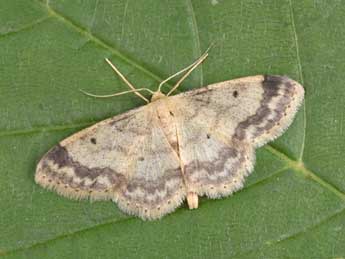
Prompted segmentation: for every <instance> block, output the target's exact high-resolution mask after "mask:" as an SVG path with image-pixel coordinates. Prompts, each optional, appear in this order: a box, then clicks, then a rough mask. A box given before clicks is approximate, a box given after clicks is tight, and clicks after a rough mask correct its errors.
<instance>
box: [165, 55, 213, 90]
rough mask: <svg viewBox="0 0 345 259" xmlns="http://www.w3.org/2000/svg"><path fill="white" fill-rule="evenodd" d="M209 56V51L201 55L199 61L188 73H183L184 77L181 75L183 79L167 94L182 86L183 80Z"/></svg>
mask: <svg viewBox="0 0 345 259" xmlns="http://www.w3.org/2000/svg"><path fill="white" fill-rule="evenodd" d="M207 57H208V53H206V54H205V55H203V56H201V58H200V59H199V60H198V62H196V63H195V64H194V65H193V66H192V67H191V68H190V69H189V70H188V71H187V73H186V74H184V75H183V77H181V79H180V80H179V81H178V82H177V83H176V84H175V86H174V87H173V88H172V89H171V90H170V91H169V93H168V94H167V96H169V95H170V94H172V93H173V92H174V91H175V90H176V89H177V87H179V86H180V84H181V83H182V82H183V80H185V79H186V77H188V76H189V75H190V74H191V73H192V72H193V70H194V69H195V68H197V66H199V65H200V64H201V63H202V62H203V61H204V60H205V59H206V58H207Z"/></svg>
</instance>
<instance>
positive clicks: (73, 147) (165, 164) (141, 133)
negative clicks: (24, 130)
mask: <svg viewBox="0 0 345 259" xmlns="http://www.w3.org/2000/svg"><path fill="white" fill-rule="evenodd" d="M207 56H208V53H207V52H206V53H205V54H203V55H202V56H201V57H200V58H199V59H198V60H197V61H196V62H194V63H193V64H191V65H190V66H188V67H186V68H185V69H183V70H181V71H179V72H178V73H176V74H174V75H172V76H170V77H169V78H167V79H166V80H164V81H163V82H162V83H161V84H160V85H159V87H158V89H157V91H155V92H152V91H151V90H149V89H146V88H141V89H135V87H134V86H133V85H132V84H131V83H130V82H129V81H128V80H127V79H126V78H125V77H124V76H123V75H122V74H121V72H120V71H119V70H118V69H117V68H116V67H115V66H114V65H113V64H112V63H111V62H110V61H109V60H108V59H106V61H107V62H108V63H109V65H110V66H111V67H112V68H113V69H114V70H115V72H116V73H117V74H118V75H119V76H120V78H121V79H122V80H123V81H124V82H125V83H126V84H127V85H128V86H129V87H130V88H131V90H130V91H126V92H122V93H118V94H114V95H109V96H116V95H120V94H124V93H128V92H133V93H135V94H136V95H138V96H139V97H140V98H142V99H143V100H144V101H146V102H147V105H144V106H142V107H139V108H136V109H133V110H130V111H128V112H125V113H123V114H120V115H116V116H114V117H112V118H109V119H106V120H104V121H101V122H99V123H97V124H95V125H93V126H91V127H89V128H86V129H84V130H82V131H80V132H77V133H75V134H74V135H72V136H70V137H68V138H66V139H64V140H62V141H61V142H60V143H59V144H58V145H56V146H55V147H53V148H52V149H51V150H50V151H48V153H46V154H45V155H44V156H43V158H42V159H41V160H40V162H39V163H38V165H37V170H36V174H35V181H36V183H38V184H40V185H41V186H43V187H45V188H48V189H51V190H55V191H56V192H57V193H59V194H61V195H63V196H66V197H69V198H75V199H83V198H89V199H91V200H112V201H114V202H116V203H117V205H118V207H119V208H120V209H121V210H123V211H124V212H126V213H128V214H131V215H136V216H139V217H140V218H142V219H144V220H154V219H158V218H161V217H162V216H163V215H166V214H167V213H170V212H172V211H174V210H175V209H176V208H177V207H179V206H180V205H181V203H182V202H183V201H184V200H187V203H188V206H189V208H190V209H195V208H198V197H199V196H207V197H209V198H221V197H225V196H229V195H231V194H232V193H234V192H236V191H237V190H239V189H241V188H242V187H243V183H244V180H245V177H246V176H248V175H249V174H250V173H251V172H252V170H253V167H254V162H255V149H256V148H258V147H260V146H262V145H264V144H265V143H267V142H269V141H271V140H273V139H275V138H277V137H278V136H280V135H281V134H282V133H283V132H284V130H285V129H287V128H288V126H289V125H290V124H291V122H292V120H293V118H294V116H295V114H296V112H297V110H298V108H299V106H300V105H301V103H302V101H303V97H304V89H303V87H302V86H301V85H300V84H299V83H297V82H296V81H294V80H292V79H290V78H288V77H286V76H274V75H273V76H272V75H257V76H249V77H243V78H239V79H234V80H229V81H224V82H219V83H215V84H211V85H208V86H205V87H202V88H199V89H196V90H192V91H188V92H184V93H180V94H177V95H174V96H171V94H172V93H173V92H174V91H175V89H176V88H177V87H178V86H179V85H180V83H181V82H182V81H183V80H184V79H185V78H186V77H187V76H188V75H189V74H190V73H191V72H192V71H193V70H194V69H195V68H196V67H197V66H198V65H199V64H201V63H202V62H203V61H204V60H205V59H206V57H207ZM182 73H184V75H183V76H182V78H181V79H180V80H179V81H178V82H177V83H176V85H175V86H174V87H172V89H171V90H170V91H169V93H168V94H166V95H165V94H163V93H162V91H161V86H162V85H163V84H164V83H165V82H166V81H168V80H170V79H171V78H173V77H175V76H177V75H179V74H182ZM141 91H149V92H150V93H151V94H152V97H151V99H150V100H148V99H147V98H146V97H145V96H143V95H142V94H141V93H140V92H141ZM87 94H88V93H87ZM89 95H92V94H89ZM92 96H94V95H92ZM97 97H108V96H97Z"/></svg>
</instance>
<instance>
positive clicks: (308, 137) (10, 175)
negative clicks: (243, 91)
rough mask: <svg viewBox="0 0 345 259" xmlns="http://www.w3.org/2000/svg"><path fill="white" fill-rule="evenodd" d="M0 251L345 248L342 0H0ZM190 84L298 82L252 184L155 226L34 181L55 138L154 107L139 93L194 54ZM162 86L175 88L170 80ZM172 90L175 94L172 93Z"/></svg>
mask: <svg viewBox="0 0 345 259" xmlns="http://www.w3.org/2000/svg"><path fill="white" fill-rule="evenodd" d="M0 5H1V8H0V57H1V58H0V75H1V77H0V118H1V120H0V197H1V199H0V206H1V208H2V212H1V214H0V255H2V256H4V257H8V258H115V257H118V258H138V257H140V258H162V257H165V258H181V257H186V258H203V257H205V258H209V257H215V258H229V257H236V258H248V257H250V258H251V257H259V258H260V257H261V258H276V257H299V258H309V257H342V256H344V254H345V246H344V245H343V244H344V242H345V234H344V233H345V231H344V229H345V223H344V222H345V210H344V209H345V159H344V153H345V112H344V107H345V88H344V86H343V84H344V83H343V82H344V81H345V74H344V73H343V71H344V70H345V62H344V57H345V45H344V44H343V43H344V42H345V27H344V26H343V22H344V17H345V16H344V15H345V5H344V4H343V1H341V0H335V1H326V0H320V1H312V0H306V1H297V0H278V1H268V0H263V1H250V0H244V1H221V0H210V1H206V0H205V1H201V0H176V1H168V0H164V1H153V0H139V1H129V0H127V1H122V0H121V1H115V0H114V1H110V0H109V1H106V0H94V1H91V0H90V1H67V0H65V1H63V0H50V1H48V3H46V2H45V1H37V0H30V1H29V0H15V1H4V0H3V1H1V4H0ZM211 43H215V46H214V47H213V49H212V50H211V52H210V56H209V58H208V59H207V61H206V62H204V63H203V65H202V66H201V67H200V68H199V69H197V70H196V71H195V72H194V73H193V74H192V75H191V76H190V77H189V78H188V79H187V80H186V81H185V82H184V83H183V85H182V87H181V88H180V91H186V90H188V89H192V88H197V87H200V86H202V85H207V84H210V83H215V82H220V81H224V80H228V79H232V78H237V77H242V76H247V75H255V74H285V75H288V76H290V77H291V78H294V79H296V80H297V81H299V82H300V83H301V84H303V85H304V87H305V89H306V98H305V103H304V105H303V107H302V108H301V109H300V111H299V113H298V115H297V117H296V119H295V121H294V123H293V125H292V126H291V127H290V128H289V130H288V131H287V132H286V133H285V134H284V135H283V136H282V137H281V138H279V139H278V140H277V141H275V142H273V143H271V144H270V145H266V146H265V147H263V148H261V149H259V150H258V151H257V164H256V166H255V171H254V172H253V173H252V175H251V176H250V177H249V178H248V180H247V182H246V185H245V188H244V189H243V190H241V191H240V192H237V193H236V194H235V195H233V196H232V197H229V198H225V199H221V200H208V199H202V201H201V204H200V208H199V209H198V210H193V211H190V210H188V209H187V208H186V205H184V206H182V207H181V208H179V209H178V210H177V211H176V212H174V213H172V214H170V215H169V216H166V217H164V218H163V219H162V220H160V221H154V222H143V221H141V220H140V219H137V218H134V217H131V216H127V215H125V214H123V213H121V211H119V209H117V207H116V205H115V204H114V203H112V202H95V203H90V202H88V201H80V202H77V201H72V200H68V199H65V198H63V197H60V196H58V195H57V194H55V193H53V192H49V191H46V190H43V189H42V188H41V187H39V186H37V185H36V184H35V183H34V172H35V166H36V164H37V161H38V160H39V159H40V157H41V156H42V155H43V154H44V153H45V152H46V151H47V150H48V149H49V148H50V147H52V146H53V145H55V144H56V143H57V142H58V141H60V140H61V139H63V138H65V137H67V136H69V135H70V134H72V133H74V132H77V131H78V130H80V129H82V128H84V127H86V126H88V125H91V124H93V123H95V122H97V121H99V120H102V119H104V118H108V117H110V116H113V115H116V114H120V113H122V112H124V111H127V110H129V109H132V108H135V107H138V106H140V105H143V104H144V103H143V102H142V101H141V100H140V99H139V98H137V97H136V96H134V95H125V96H120V97H117V98H114V99H106V100H104V99H102V100H99V99H94V98H89V97H86V96H84V95H82V94H81V93H80V92H79V91H78V89H83V90H86V91H89V92H93V93H98V94H108V93H114V92H119V91H123V90H127V88H126V86H125V85H124V84H123V83H122V82H121V81H120V80H119V79H118V78H117V77H116V76H115V75H114V73H113V72H112V71H111V69H110V68H109V67H108V66H107V65H106V63H105V62H104V58H106V57H107V58H110V59H111V60H112V61H113V63H115V64H116V65H117V66H118V67H119V68H120V70H121V71H122V72H123V73H124V74H125V75H126V76H127V77H128V78H129V79H130V81H131V82H133V84H134V85H136V86H137V87H149V88H151V89H156V87H157V85H158V82H159V81H160V80H162V79H163V78H166V77H167V76H169V75H171V74H173V73H174V72H176V71H178V70H180V69H182V68H184V67H185V66H187V65H188V64H190V63H191V62H192V61H194V60H195V59H196V58H197V57H199V56H200V54H201V53H202V52H203V51H204V50H205V49H206V48H207V47H208V46H209V45H210V44H211ZM166 87H167V88H168V86H166ZM167 88H166V90H167Z"/></svg>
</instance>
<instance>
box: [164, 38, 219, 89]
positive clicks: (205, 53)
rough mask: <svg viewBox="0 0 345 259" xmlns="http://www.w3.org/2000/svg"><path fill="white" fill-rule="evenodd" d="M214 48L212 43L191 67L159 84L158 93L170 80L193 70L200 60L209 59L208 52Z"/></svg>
mask: <svg viewBox="0 0 345 259" xmlns="http://www.w3.org/2000/svg"><path fill="white" fill-rule="evenodd" d="M213 46H214V42H212V43H211V44H210V46H209V47H208V48H207V49H206V50H205V52H204V53H203V54H202V55H201V56H200V57H199V58H198V59H197V60H196V61H194V62H193V63H192V64H190V65H189V66H187V67H185V68H184V69H182V70H180V71H178V72H177V73H175V74H173V75H171V76H169V77H168V78H167V79H164V80H163V81H162V82H161V83H160V84H159V86H158V92H160V91H161V88H162V86H163V84H165V83H166V82H168V81H169V80H170V79H172V78H174V77H175V76H178V75H180V74H182V73H183V72H185V71H187V70H189V69H191V68H192V67H193V66H195V64H197V63H198V62H199V61H200V60H204V59H205V58H206V57H207V55H208V52H209V51H210V49H211V48H212V47H213Z"/></svg>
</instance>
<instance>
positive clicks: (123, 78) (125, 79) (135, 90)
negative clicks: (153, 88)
mask: <svg viewBox="0 0 345 259" xmlns="http://www.w3.org/2000/svg"><path fill="white" fill-rule="evenodd" d="M105 61H107V63H108V64H109V65H110V66H111V68H112V69H113V70H114V71H115V72H116V74H117V75H118V76H119V77H120V78H121V79H122V81H123V82H125V83H126V85H127V86H128V87H129V88H131V89H132V92H134V93H135V94H136V95H137V96H139V97H140V98H141V99H143V100H144V101H145V102H147V103H149V102H150V101H149V100H148V99H147V98H146V97H145V96H143V95H142V94H140V93H139V92H138V91H137V89H136V88H135V87H134V86H133V85H132V84H131V83H130V82H129V81H128V80H127V78H126V77H125V76H124V75H123V74H122V73H121V72H120V71H119V70H118V69H117V68H116V67H115V65H114V64H113V63H111V62H110V60H109V59H107V58H106V59H105Z"/></svg>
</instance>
